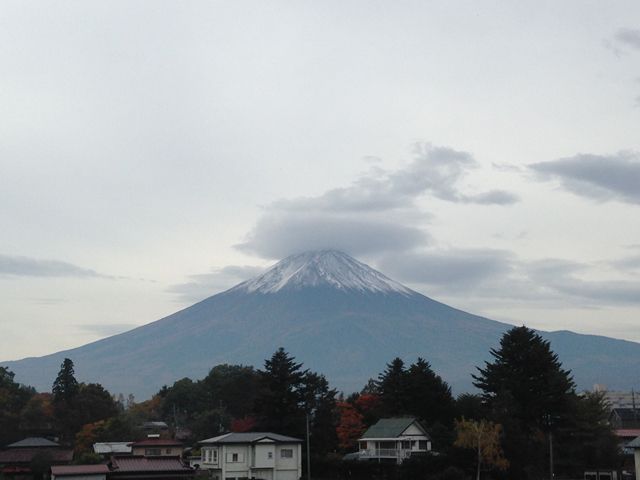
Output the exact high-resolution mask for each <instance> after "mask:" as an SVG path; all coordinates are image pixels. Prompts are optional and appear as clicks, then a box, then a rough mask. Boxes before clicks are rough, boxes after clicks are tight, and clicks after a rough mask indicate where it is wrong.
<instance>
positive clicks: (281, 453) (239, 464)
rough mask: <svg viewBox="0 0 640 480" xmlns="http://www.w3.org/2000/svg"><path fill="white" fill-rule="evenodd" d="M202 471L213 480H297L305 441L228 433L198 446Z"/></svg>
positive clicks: (253, 434) (275, 435) (281, 436)
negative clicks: (245, 479)
mask: <svg viewBox="0 0 640 480" xmlns="http://www.w3.org/2000/svg"><path fill="white" fill-rule="evenodd" d="M198 443H199V444H200V445H201V448H200V452H201V454H200V455H201V456H200V465H199V467H200V468H201V469H206V470H210V471H211V475H212V478H213V480H239V479H242V478H255V479H256V480H257V479H260V480H298V479H299V478H300V477H301V475H302V452H301V450H302V448H301V446H302V440H299V439H297V438H292V437H285V436H284V435H278V434H277V433H270V432H250V433H227V434H225V435H220V436H218V437H214V438H209V439H207V440H202V441H201V442H198Z"/></svg>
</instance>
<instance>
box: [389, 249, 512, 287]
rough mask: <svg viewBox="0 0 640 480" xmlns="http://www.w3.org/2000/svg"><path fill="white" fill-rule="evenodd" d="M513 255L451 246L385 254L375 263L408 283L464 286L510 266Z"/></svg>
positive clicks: (500, 274) (500, 273) (498, 274)
mask: <svg viewBox="0 0 640 480" xmlns="http://www.w3.org/2000/svg"><path fill="white" fill-rule="evenodd" d="M513 261H514V255H513V254H512V253H511V252H508V251H505V250H491V249H450V250H433V251H423V252H407V253H402V254H398V255H392V256H387V257H385V258H383V259H382V260H380V261H379V262H378V264H379V265H380V268H381V269H382V270H383V271H384V272H388V273H389V275H391V276H394V277H395V278H398V279H402V281H405V282H410V283H419V284H427V285H432V286H444V287H449V288H451V289H459V288H460V287H461V286H464V287H465V289H466V288H469V287H473V286H476V285H478V284H480V283H481V282H484V281H486V280H487V279H490V278H498V277H499V278H502V277H505V276H506V275H508V274H509V273H510V272H511V271H512V270H513V265H512V263H513Z"/></svg>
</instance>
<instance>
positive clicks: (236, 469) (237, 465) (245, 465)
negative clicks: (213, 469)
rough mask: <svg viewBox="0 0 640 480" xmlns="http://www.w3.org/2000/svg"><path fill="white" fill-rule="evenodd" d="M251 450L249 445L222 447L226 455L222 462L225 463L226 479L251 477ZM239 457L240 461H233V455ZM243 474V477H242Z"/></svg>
mask: <svg viewBox="0 0 640 480" xmlns="http://www.w3.org/2000/svg"><path fill="white" fill-rule="evenodd" d="M250 448H251V447H249V446H248V445H224V446H223V447H222V453H223V454H224V458H223V459H222V462H223V463H224V469H223V472H224V476H225V478H226V477H233V476H236V477H241V476H247V477H249V476H250V475H249V462H250V461H251V459H250V457H249V454H250V453H251V452H250ZM234 454H237V455H238V461H236V462H234V461H232V459H233V455H234ZM240 474H243V475H240Z"/></svg>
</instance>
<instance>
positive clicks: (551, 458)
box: [549, 429, 553, 480]
mask: <svg viewBox="0 0 640 480" xmlns="http://www.w3.org/2000/svg"><path fill="white" fill-rule="evenodd" d="M549 480H553V433H551V429H549Z"/></svg>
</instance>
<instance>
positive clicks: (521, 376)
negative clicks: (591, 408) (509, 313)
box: [473, 327, 575, 480]
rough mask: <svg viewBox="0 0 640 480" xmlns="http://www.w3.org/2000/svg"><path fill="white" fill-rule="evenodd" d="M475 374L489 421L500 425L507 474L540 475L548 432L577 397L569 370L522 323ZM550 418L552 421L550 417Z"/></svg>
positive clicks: (544, 467) (562, 420)
mask: <svg viewBox="0 0 640 480" xmlns="http://www.w3.org/2000/svg"><path fill="white" fill-rule="evenodd" d="M491 356H492V357H493V361H492V362H485V367H484V368H478V371H479V374H478V375H474V376H473V378H474V380H475V382H474V385H475V386H476V387H478V388H479V389H480V390H481V391H482V398H483V400H484V402H485V403H486V404H487V406H488V408H489V412H490V415H491V417H492V420H493V421H495V422H496V423H499V424H501V425H502V426H503V428H504V434H505V439H506V442H505V455H506V457H507V459H508V460H509V463H510V475H511V476H512V477H513V478H519V479H522V480H525V479H533V478H538V477H540V476H542V475H543V474H544V472H546V471H547V469H548V458H547V451H548V449H547V435H548V433H549V432H550V431H551V430H553V429H558V428H561V427H562V426H563V425H564V424H566V423H567V421H568V418H569V413H570V410H571V405H572V402H573V400H574V398H575V391H574V383H573V380H572V378H571V375H570V372H569V371H567V370H564V369H563V368H562V365H561V363H560V361H559V360H558V356H557V355H556V354H555V353H553V351H552V350H551V348H550V346H549V342H547V341H545V340H544V339H543V338H542V337H540V335H538V334H537V333H535V332H534V331H533V330H530V329H528V328H526V327H514V328H512V329H511V330H509V331H508V332H507V333H505V334H504V336H503V337H502V339H501V340H500V348H499V349H497V350H496V349H492V350H491ZM550 420H551V421H550Z"/></svg>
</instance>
